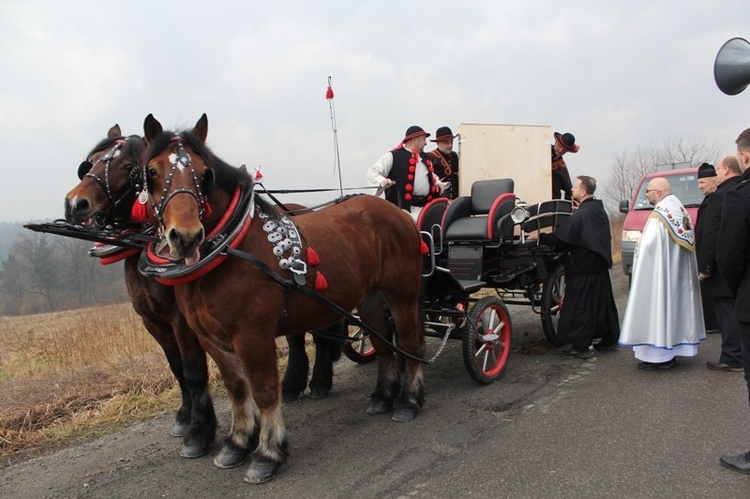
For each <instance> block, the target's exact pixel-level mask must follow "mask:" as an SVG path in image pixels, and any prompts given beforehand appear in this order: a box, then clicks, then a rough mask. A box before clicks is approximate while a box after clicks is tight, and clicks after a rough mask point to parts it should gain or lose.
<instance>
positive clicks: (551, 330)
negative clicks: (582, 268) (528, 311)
mask: <svg viewBox="0 0 750 499" xmlns="http://www.w3.org/2000/svg"><path fill="white" fill-rule="evenodd" d="M564 298H565V268H564V267H563V265H562V264H560V265H558V266H557V267H555V269H554V270H553V271H552V272H550V274H549V275H548V276H547V279H546V280H545V281H544V289H543V290H542V329H543V330H544V336H546V337H547V340H548V341H549V342H550V343H552V344H553V345H555V346H556V347H559V346H562V345H563V342H562V340H560V338H559V337H558V335H557V325H558V324H559V322H560V311H561V310H562V306H563V299H564Z"/></svg>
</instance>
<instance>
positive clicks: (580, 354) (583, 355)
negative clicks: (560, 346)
mask: <svg viewBox="0 0 750 499" xmlns="http://www.w3.org/2000/svg"><path fill="white" fill-rule="evenodd" d="M560 353H562V354H563V356H565V357H574V358H576V359H588V358H589V357H591V356H593V355H594V352H592V351H591V349H590V348H587V349H586V350H579V349H577V348H576V347H570V348H568V349H566V350H562V351H561V352H560Z"/></svg>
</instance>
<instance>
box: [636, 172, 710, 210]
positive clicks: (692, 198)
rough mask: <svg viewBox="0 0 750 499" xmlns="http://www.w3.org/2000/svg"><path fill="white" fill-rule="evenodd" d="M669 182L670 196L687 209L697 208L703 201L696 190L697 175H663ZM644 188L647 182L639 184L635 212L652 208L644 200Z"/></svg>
mask: <svg viewBox="0 0 750 499" xmlns="http://www.w3.org/2000/svg"><path fill="white" fill-rule="evenodd" d="M664 178H666V179H667V180H668V181H669V185H671V186H672V194H674V195H675V196H677V198H678V199H679V200H680V201H681V202H682V204H683V205H684V206H685V207H686V208H688V207H698V206H700V204H701V201H703V193H702V192H701V191H700V189H699V188H698V175H697V174H695V173H686V174H682V175H664ZM646 187H648V182H646V181H644V182H643V183H642V184H641V188H640V190H639V191H638V196H637V197H636V198H635V205H634V206H633V209H635V210H651V209H653V208H654V207H653V206H652V205H651V203H649V202H648V199H647V198H646Z"/></svg>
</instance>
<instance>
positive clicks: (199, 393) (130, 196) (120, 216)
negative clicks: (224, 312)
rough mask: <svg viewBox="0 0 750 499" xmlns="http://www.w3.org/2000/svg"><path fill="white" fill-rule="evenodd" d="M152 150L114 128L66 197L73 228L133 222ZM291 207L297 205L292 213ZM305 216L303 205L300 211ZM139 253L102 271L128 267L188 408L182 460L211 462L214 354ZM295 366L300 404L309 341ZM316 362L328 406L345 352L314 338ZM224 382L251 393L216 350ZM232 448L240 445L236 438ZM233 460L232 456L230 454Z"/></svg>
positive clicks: (316, 385) (137, 299) (291, 391)
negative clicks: (141, 266) (142, 267)
mask: <svg viewBox="0 0 750 499" xmlns="http://www.w3.org/2000/svg"><path fill="white" fill-rule="evenodd" d="M144 149H145V143H144V141H143V138H142V137H140V136H136V135H132V136H129V137H125V136H123V135H122V132H121V130H120V127H119V126H118V125H114V126H113V127H112V128H110V129H109V131H108V132H107V137H106V138H105V139H103V140H102V141H100V142H99V143H98V144H97V145H96V146H94V148H93V149H92V150H91V151H90V152H89V154H88V155H87V156H86V160H85V161H84V162H82V163H81V166H80V167H79V171H78V176H79V178H80V180H81V181H80V183H79V184H78V185H76V186H75V187H74V188H73V189H71V191H70V192H68V194H67V195H66V197H65V218H66V220H67V221H68V222H70V223H74V224H82V225H86V226H92V227H103V226H104V225H106V224H111V223H114V224H118V223H123V222H128V219H129V217H130V209H131V207H132V205H133V202H134V201H135V194H136V193H135V189H134V188H133V187H132V186H131V179H130V176H131V172H132V173H134V174H137V173H139V172H140V169H139V168H138V167H136V166H135V165H138V164H140V161H141V155H142V153H143V151H144ZM290 206H291V205H290ZM298 208H301V206H299V205H297V206H296V207H295V209H298ZM138 255H139V252H138V251H136V250H123V251H121V252H119V253H117V254H116V255H115V256H113V257H108V258H103V259H102V263H110V261H112V262H114V261H119V260H120V259H123V260H124V273H125V282H126V286H127V290H128V296H129V297H130V301H131V303H132V305H133V308H134V309H135V311H136V313H137V314H138V315H139V316H140V317H141V320H142V321H143V324H144V326H145V328H146V330H147V331H148V332H149V333H150V334H151V336H153V338H154V339H155V340H156V342H157V343H158V344H159V346H160V347H161V349H162V350H163V351H164V354H165V356H166V358H167V363H168V364H169V368H170V370H171V371H172V373H173V375H174V376H175V378H176V379H177V383H178V385H179V387H180V393H181V396H182V404H181V406H180V408H179V409H178V410H177V412H176V414H175V423H174V425H173V426H172V428H171V430H170V433H171V434H172V435H173V436H176V437H182V438H183V445H182V448H181V449H180V455H181V456H183V457H186V458H195V457H200V456H202V455H205V454H206V453H207V452H208V451H209V449H210V446H211V443H212V442H213V441H214V438H215V435H216V426H217V421H216V416H215V413H214V409H213V403H212V400H211V396H210V394H209V390H208V368H207V363H206V353H205V351H204V347H203V345H201V341H200V339H199V338H198V337H197V336H196V334H195V333H194V332H193V331H192V329H190V327H189V325H188V324H187V322H186V320H185V317H184V316H183V315H182V313H181V312H180V310H179V308H178V306H177V302H176V301H175V295H174V288H172V287H171V286H165V285H162V284H159V283H158V282H156V281H155V280H154V279H151V278H148V277H145V276H143V275H141V273H140V272H139V271H138V258H139V256H138ZM325 333H327V334H328V335H329V336H330V335H333V334H335V335H337V336H343V335H344V334H345V333H344V332H343V331H341V326H338V328H337V329H334V330H333V331H326V332H325ZM288 340H289V364H288V367H287V370H286V373H285V376H284V382H283V390H282V393H283V396H284V400H294V399H296V398H297V397H298V396H299V395H300V393H301V392H302V391H303V390H304V389H305V386H306V384H307V377H308V359H307V353H306V352H305V345H304V336H295V337H293V338H289V339H288ZM314 340H315V346H316V361H315V365H314V369H313V376H312V379H311V381H310V392H311V393H310V395H311V397H312V398H323V397H325V396H327V395H328V394H329V393H330V390H331V387H332V384H333V368H332V364H333V362H334V361H335V360H337V359H338V358H339V357H340V355H341V348H340V344H339V343H338V342H336V341H334V340H331V339H328V337H321V336H317V335H314ZM207 346H208V350H209V353H210V354H211V355H212V357H213V358H214V360H215V361H216V363H217V365H218V366H219V369H220V371H221V372H222V377H223V379H224V381H225V384H227V387H228V388H229V389H230V390H231V389H232V388H231V387H232V386H235V385H244V382H242V381H240V382H237V381H236V380H234V379H233V377H234V376H236V371H237V370H236V366H234V365H232V364H230V365H228V364H227V362H232V360H231V359H229V360H227V359H225V358H224V355H223V354H222V353H221V352H219V351H213V350H212V349H211V345H210V344H208V345H207ZM228 440H230V441H231V440H232V438H231V436H230V437H228ZM225 454H226V453H225ZM232 455H233V456H234V457H233V458H232V459H227V460H225V461H224V462H221V463H217V464H218V465H220V466H221V467H232V466H237V465H239V464H241V462H242V461H243V460H244V457H245V456H244V455H242V454H236V453H235V454H232Z"/></svg>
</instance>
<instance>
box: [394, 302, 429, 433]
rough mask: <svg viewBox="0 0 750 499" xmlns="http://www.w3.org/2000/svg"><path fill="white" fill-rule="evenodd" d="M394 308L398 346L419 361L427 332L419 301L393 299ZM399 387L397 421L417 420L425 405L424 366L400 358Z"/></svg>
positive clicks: (396, 405) (395, 416)
mask: <svg viewBox="0 0 750 499" xmlns="http://www.w3.org/2000/svg"><path fill="white" fill-rule="evenodd" d="M390 303H394V305H393V306H392V307H391V313H392V314H393V321H394V324H395V328H396V334H397V337H398V342H397V343H398V346H399V348H401V349H402V350H403V351H405V352H406V353H409V354H411V355H413V356H415V357H417V358H419V359H421V358H422V356H423V352H424V329H423V325H422V322H421V320H420V313H419V302H418V301H414V302H413V303H411V304H409V302H408V301H405V300H394V301H392V302H390ZM399 364H400V374H401V376H400V385H401V393H400V394H399V397H398V399H397V400H396V404H395V407H394V410H393V415H392V417H391V419H393V420H394V421H411V420H412V419H414V418H416V417H417V414H418V413H419V409H420V408H421V407H422V405H424V373H423V371H422V363H421V362H419V361H417V360H413V359H410V358H406V357H403V356H401V357H400V358H399Z"/></svg>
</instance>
